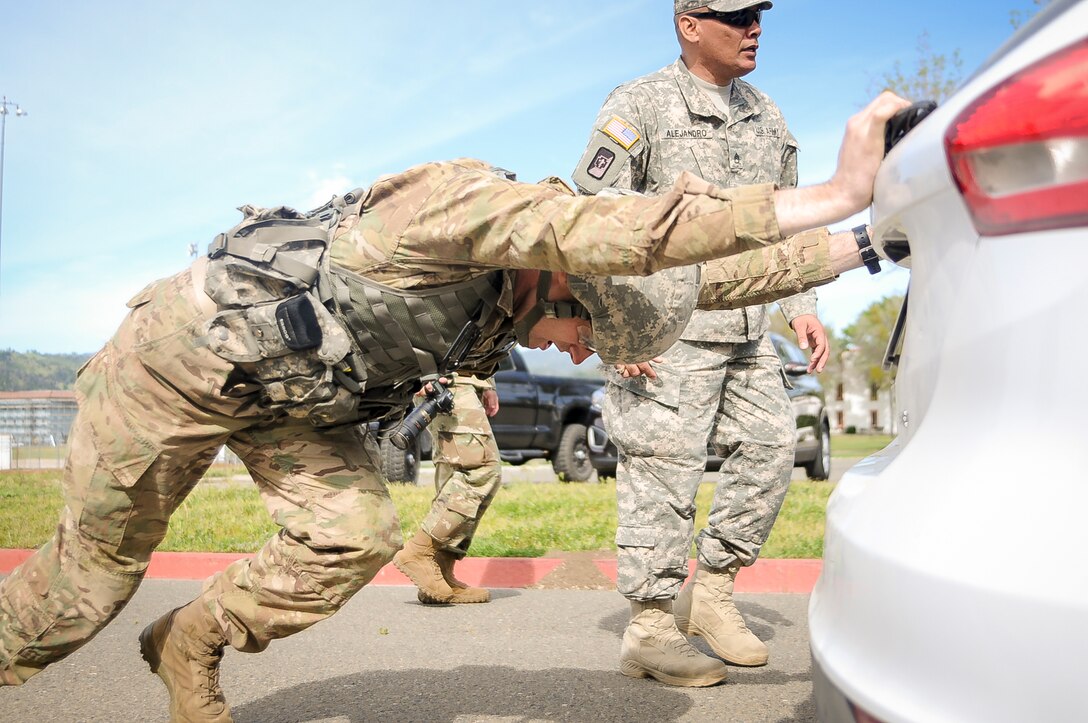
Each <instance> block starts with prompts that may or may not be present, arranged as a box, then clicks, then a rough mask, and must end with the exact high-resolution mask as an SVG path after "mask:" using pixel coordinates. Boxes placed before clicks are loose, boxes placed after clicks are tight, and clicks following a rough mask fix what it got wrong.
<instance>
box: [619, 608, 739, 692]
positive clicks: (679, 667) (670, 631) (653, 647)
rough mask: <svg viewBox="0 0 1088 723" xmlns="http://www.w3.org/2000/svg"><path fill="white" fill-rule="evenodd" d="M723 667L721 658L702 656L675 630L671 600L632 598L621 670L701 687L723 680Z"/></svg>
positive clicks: (621, 650) (631, 673)
mask: <svg viewBox="0 0 1088 723" xmlns="http://www.w3.org/2000/svg"><path fill="white" fill-rule="evenodd" d="M726 670H727V669H726V667H725V664H724V663H722V661H720V660H717V659H716V658H711V657H710V656H709V655H703V654H702V653H701V652H699V651H698V650H696V649H695V646H693V645H692V644H691V643H689V642H688V639H687V638H685V637H684V636H683V635H681V634H680V631H679V630H677V629H676V622H675V621H674V620H673V617H672V600H649V601H645V602H642V601H638V600H632V601H631V622H630V623H628V624H627V630H625V631H624V633H623V647H622V648H621V649H620V672H621V673H623V674H624V675H626V676H629V677H631V678H645V677H647V676H649V677H652V678H656V679H657V680H660V681H661V682H662V683H667V684H669V685H682V686H686V687H690V688H703V687H706V686H708V685H714V684H716V683H720V682H722V681H723V680H725V675H726Z"/></svg>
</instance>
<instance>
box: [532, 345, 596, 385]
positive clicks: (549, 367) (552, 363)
mask: <svg viewBox="0 0 1088 723" xmlns="http://www.w3.org/2000/svg"><path fill="white" fill-rule="evenodd" d="M518 352H519V353H520V354H521V358H522V360H523V361H524V362H525V366H526V367H528V369H529V371H530V372H532V373H533V374H543V375H548V376H555V377H573V378H575V379H601V378H602V375H601V370H600V366H601V364H600V357H598V356H597V355H593V356H591V357H590V358H589V359H586V360H585V361H584V362H582V363H581V364H575V363H574V362H573V361H571V358H570V355H569V354H567V353H566V352H561V351H559V350H558V349H556V348H555V347H554V346H553V347H548V348H547V349H526V348H525V347H522V346H519V347H518Z"/></svg>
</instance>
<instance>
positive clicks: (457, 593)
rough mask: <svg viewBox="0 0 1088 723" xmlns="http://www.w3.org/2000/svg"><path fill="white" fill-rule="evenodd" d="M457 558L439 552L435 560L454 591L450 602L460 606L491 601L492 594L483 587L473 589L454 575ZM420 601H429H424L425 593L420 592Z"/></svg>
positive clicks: (450, 554) (447, 551)
mask: <svg viewBox="0 0 1088 723" xmlns="http://www.w3.org/2000/svg"><path fill="white" fill-rule="evenodd" d="M457 559H458V558H456V557H454V555H453V553H452V552H450V551H449V550H439V551H438V553H437V554H436V555H435V560H437V561H438V569H440V570H441V571H442V578H443V579H444V580H445V581H446V584H447V585H449V586H450V588H451V589H452V590H453V597H452V598H450V602H451V603H453V604H455V605H459V604H465V603H485V602H490V601H491V593H490V592H489V591H488V590H485V589H484V588H482V587H472V586H471V585H466V584H465V583H463V582H461V581H460V580H458V579H457V578H456V577H454V575H453V566H454V564H456V562H457ZM418 597H419V601H420V602H422V603H426V602H427V600H424V599H423V592H422V591H420V593H419V595H418Z"/></svg>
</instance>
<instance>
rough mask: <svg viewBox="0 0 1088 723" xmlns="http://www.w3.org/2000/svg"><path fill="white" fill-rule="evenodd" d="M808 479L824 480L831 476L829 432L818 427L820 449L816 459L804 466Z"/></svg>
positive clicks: (823, 426)
mask: <svg viewBox="0 0 1088 723" xmlns="http://www.w3.org/2000/svg"><path fill="white" fill-rule="evenodd" d="M805 472H806V473H807V474H808V478H809V479H814V480H825V479H827V478H828V477H829V476H830V475H831V430H830V429H828V428H827V426H826V425H823V424H821V425H820V449H819V451H818V452H817V453H816V459H814V460H812V461H811V462H809V463H808V464H806V465H805Z"/></svg>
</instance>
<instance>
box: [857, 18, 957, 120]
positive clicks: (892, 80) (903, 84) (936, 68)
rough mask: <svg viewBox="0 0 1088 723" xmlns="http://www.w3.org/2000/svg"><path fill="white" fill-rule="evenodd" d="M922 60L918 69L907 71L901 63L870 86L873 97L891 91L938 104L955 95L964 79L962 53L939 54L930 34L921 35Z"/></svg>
mask: <svg viewBox="0 0 1088 723" xmlns="http://www.w3.org/2000/svg"><path fill="white" fill-rule="evenodd" d="M917 52H918V57H917V59H916V61H915V65H914V67H911V68H906V69H904V67H903V63H902V62H901V61H899V60H897V61H895V63H893V64H892V69H891V70H890V71H888V72H886V73H885V74H884V75H883V76H881V77H880V79H879V80H877V81H874V82H873V84H872V86H875V87H870V93H869V94H870V95H875V94H876V92H878V91H880V90H890V91H892V92H894V93H896V94H898V95H901V96H903V97H904V98H908V99H910V100H914V101H918V100H935V101H937V102H938V103H940V102H941V101H943V100H944V99H945V98H947V97H948V96H950V95H952V93H954V92H955V90H956V88H958V87H959V84H960V81H961V80H962V79H963V59H962V58H960V51H959V50H958V49H957V50H953V51H952V52H951V54H948V55H946V54H944V53H935V52H933V49H932V48H931V47H930V45H929V33H928V32H923V33H922V34H921V35H919V36H918V45H917Z"/></svg>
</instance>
